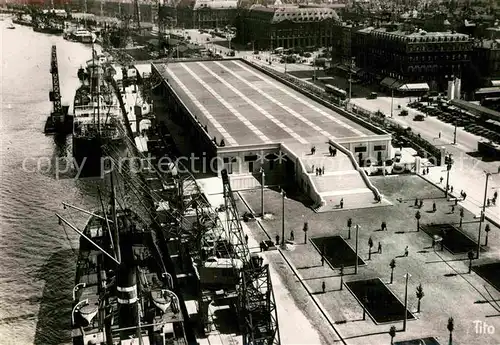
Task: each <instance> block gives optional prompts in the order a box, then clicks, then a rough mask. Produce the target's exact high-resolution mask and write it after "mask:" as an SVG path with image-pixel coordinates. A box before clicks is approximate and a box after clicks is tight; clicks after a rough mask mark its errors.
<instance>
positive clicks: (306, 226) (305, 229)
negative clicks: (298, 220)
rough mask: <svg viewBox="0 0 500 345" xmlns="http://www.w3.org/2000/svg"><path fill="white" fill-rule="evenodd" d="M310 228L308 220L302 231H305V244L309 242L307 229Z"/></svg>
mask: <svg viewBox="0 0 500 345" xmlns="http://www.w3.org/2000/svg"><path fill="white" fill-rule="evenodd" d="M308 230H309V224H307V222H304V227H303V228H302V231H304V244H306V243H307V231H308Z"/></svg>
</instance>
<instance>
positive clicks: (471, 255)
mask: <svg viewBox="0 0 500 345" xmlns="http://www.w3.org/2000/svg"><path fill="white" fill-rule="evenodd" d="M467 256H468V258H469V273H470V272H471V271H472V260H474V258H475V257H476V256H475V254H474V252H473V251H472V250H470V251H469V252H468V253H467Z"/></svg>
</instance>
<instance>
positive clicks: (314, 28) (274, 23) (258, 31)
mask: <svg viewBox="0 0 500 345" xmlns="http://www.w3.org/2000/svg"><path fill="white" fill-rule="evenodd" d="M338 21H339V17H338V15H337V13H336V12H335V10H334V9H332V8H325V7H299V6H293V5H276V6H268V7H265V6H261V5H253V6H252V7H250V8H249V9H248V10H245V11H240V14H239V16H238V20H237V23H236V28H237V36H236V38H235V40H236V41H237V42H239V43H242V44H246V45H248V44H251V43H254V47H255V48H256V49H274V48H278V47H283V48H285V49H287V48H294V47H302V48H303V47H308V46H316V47H326V46H330V45H331V41H332V35H333V23H335V22H338Z"/></svg>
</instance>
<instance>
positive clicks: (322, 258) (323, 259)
mask: <svg viewBox="0 0 500 345" xmlns="http://www.w3.org/2000/svg"><path fill="white" fill-rule="evenodd" d="M321 266H325V257H324V256H323V255H321Z"/></svg>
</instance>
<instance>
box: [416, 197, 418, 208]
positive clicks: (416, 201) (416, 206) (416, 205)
mask: <svg viewBox="0 0 500 345" xmlns="http://www.w3.org/2000/svg"><path fill="white" fill-rule="evenodd" d="M415 207H418V198H415Z"/></svg>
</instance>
